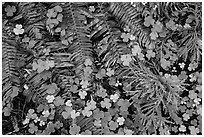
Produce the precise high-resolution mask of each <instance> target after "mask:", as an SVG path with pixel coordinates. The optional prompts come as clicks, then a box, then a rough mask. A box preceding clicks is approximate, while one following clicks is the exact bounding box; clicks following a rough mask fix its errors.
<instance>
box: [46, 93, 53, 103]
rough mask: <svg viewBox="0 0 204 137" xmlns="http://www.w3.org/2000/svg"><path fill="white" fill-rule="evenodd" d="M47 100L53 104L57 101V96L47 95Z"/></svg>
mask: <svg viewBox="0 0 204 137" xmlns="http://www.w3.org/2000/svg"><path fill="white" fill-rule="evenodd" d="M46 99H47V101H48V103H52V102H53V101H54V99H55V96H54V95H47V97H46Z"/></svg>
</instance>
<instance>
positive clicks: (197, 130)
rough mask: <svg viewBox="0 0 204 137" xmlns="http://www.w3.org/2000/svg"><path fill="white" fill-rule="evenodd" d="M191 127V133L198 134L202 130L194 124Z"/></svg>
mask: <svg viewBox="0 0 204 137" xmlns="http://www.w3.org/2000/svg"><path fill="white" fill-rule="evenodd" d="M189 129H190V132H191V135H197V134H198V133H199V132H200V130H199V128H195V127H194V126H190V127H189Z"/></svg>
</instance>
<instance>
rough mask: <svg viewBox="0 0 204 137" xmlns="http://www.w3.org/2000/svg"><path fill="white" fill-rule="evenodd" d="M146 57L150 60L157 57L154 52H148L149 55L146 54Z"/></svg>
mask: <svg viewBox="0 0 204 137" xmlns="http://www.w3.org/2000/svg"><path fill="white" fill-rule="evenodd" d="M146 57H147V58H148V59H150V58H151V57H153V58H154V57H155V52H153V50H151V49H150V50H147V54H146Z"/></svg>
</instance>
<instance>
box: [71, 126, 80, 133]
mask: <svg viewBox="0 0 204 137" xmlns="http://www.w3.org/2000/svg"><path fill="white" fill-rule="evenodd" d="M79 132H80V127H79V126H77V125H76V124H73V125H72V126H71V127H70V130H69V133H70V134H71V135H77V134H79Z"/></svg>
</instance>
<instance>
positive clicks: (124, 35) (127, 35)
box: [121, 33, 135, 42]
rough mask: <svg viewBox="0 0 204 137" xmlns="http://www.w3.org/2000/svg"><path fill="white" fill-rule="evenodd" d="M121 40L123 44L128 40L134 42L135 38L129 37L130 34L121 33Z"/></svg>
mask: <svg viewBox="0 0 204 137" xmlns="http://www.w3.org/2000/svg"><path fill="white" fill-rule="evenodd" d="M121 38H122V39H123V41H124V42H128V41H129V39H130V40H135V36H133V35H131V34H130V33H122V35H121Z"/></svg>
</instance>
